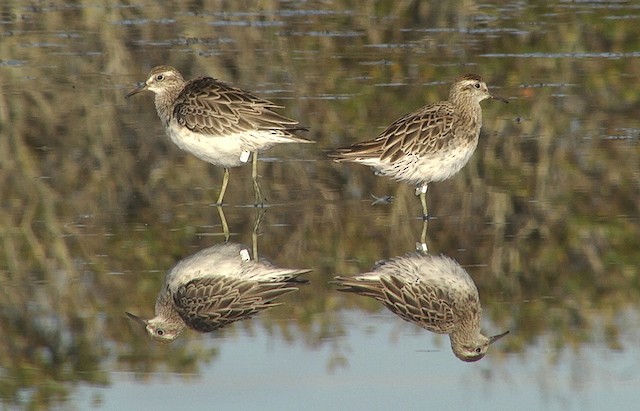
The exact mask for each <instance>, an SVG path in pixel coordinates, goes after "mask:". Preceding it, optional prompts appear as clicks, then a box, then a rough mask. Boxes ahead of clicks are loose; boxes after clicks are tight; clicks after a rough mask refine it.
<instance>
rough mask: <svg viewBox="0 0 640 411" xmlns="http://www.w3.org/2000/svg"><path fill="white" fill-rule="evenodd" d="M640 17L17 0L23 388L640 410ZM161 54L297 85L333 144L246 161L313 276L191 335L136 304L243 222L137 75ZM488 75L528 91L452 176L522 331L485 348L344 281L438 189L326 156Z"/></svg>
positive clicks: (484, 292)
mask: <svg viewBox="0 0 640 411" xmlns="http://www.w3.org/2000/svg"><path fill="white" fill-rule="evenodd" d="M639 20H640V7H639V6H638V5H637V4H635V3H634V2H625V1H618V2H578V3H569V2H561V3H557V4H550V3H548V2H531V3H529V4H525V3H523V2H512V3H509V2H506V3H505V2H481V3H476V2H469V1H467V2H426V1H408V2H397V1H381V2H372V1H364V2H357V5H356V4H351V2H341V1H255V2H225V1H205V2H190V3H184V4H180V5H169V4H155V3H154V4H151V3H147V4H122V5H112V6H108V7H107V6H104V5H103V4H102V2H89V1H87V2H84V1H80V2H64V1H51V2H21V1H12V0H8V1H5V2H3V3H2V6H0V36H1V39H0V90H2V93H0V180H1V184H0V192H1V193H2V195H1V197H0V199H1V203H0V204H1V206H0V233H1V235H0V241H1V250H2V252H1V253H0V341H1V342H0V401H1V402H2V404H3V408H6V409H20V408H29V409H92V408H95V409H104V410H111V409H114V410H115V409H155V410H162V409H176V408H180V409H194V410H195V409H198V410H199V409H234V410H235V409H238V410H244V409H246V410H251V409H258V408H259V409H273V410H276V409H277V410H283V409H292V410H293V409H310V410H325V409H367V410H369V409H380V410H382V409H408V410H411V409H424V408H434V409H462V408H469V409H487V410H494V409H514V408H519V409H592V410H598V409H605V408H606V409H634V407H635V406H637V403H638V401H639V400H640V394H639V392H640V391H639V390H638V388H639V387H640V371H638V369H639V367H638V366H639V365H640V363H639V361H640V360H639V359H640V332H639V331H638V329H639V327H638V326H639V325H640V317H639V316H638V309H639V308H640V302H639V301H640V280H639V277H638V267H639V266H640V253H639V252H638V249H640V247H639V246H640V221H639V214H640V183H639V181H640V143H639V139H640V120H638V115H637V113H638V110H640V92H639V91H638V87H637V84H638V78H639V77H640V65H638V63H637V58H638V55H640V25H638V21H639ZM158 64H170V65H172V66H175V67H176V68H178V69H179V70H180V71H181V72H182V73H183V74H184V75H185V77H187V78H191V77H196V76H199V75H203V74H208V75H212V76H215V77H217V78H219V79H221V80H224V81H227V82H229V83H232V84H234V85H237V86H239V87H242V88H245V89H249V90H252V91H254V92H255V93H257V94H258V95H260V96H263V97H265V98H268V99H270V100H273V101H275V102H277V103H279V104H281V105H283V106H285V108H284V109H283V110H282V113H283V114H285V115H286V116H288V117H292V118H295V119H298V120H300V121H301V123H302V124H303V125H305V126H308V127H309V129H310V131H309V132H308V133H306V134H305V137H306V138H309V139H310V140H313V141H316V144H313V145H283V146H280V147H276V148H274V149H272V150H270V151H268V152H266V153H264V154H263V155H262V156H261V157H260V160H261V161H260V162H259V168H260V174H261V178H262V179H261V181H262V188H263V190H264V191H265V192H266V196H267V199H268V204H267V206H266V207H265V208H264V209H263V210H260V209H256V208H254V207H253V200H254V198H253V186H252V184H251V170H250V166H245V167H241V168H234V169H232V170H231V180H230V185H229V188H228V190H227V195H226V197H225V202H226V205H225V206H224V207H223V211H224V216H225V218H226V220H227V222H228V225H229V228H230V230H231V238H230V241H232V242H234V243H238V244H243V245H244V246H246V247H247V248H248V249H250V250H252V251H257V255H258V256H259V258H261V259H264V260H269V261H271V262H272V263H273V264H275V265H276V266H279V267H286V268H309V269H313V271H312V272H311V273H309V274H308V275H306V276H305V277H306V278H307V279H308V280H309V281H310V284H308V285H306V286H301V287H300V290H299V291H297V292H295V293H291V294H288V295H285V296H283V297H281V298H280V299H279V301H280V302H281V303H282V305H281V306H278V307H275V308H272V309H270V310H268V311H265V312H263V313H260V314H259V315H258V316H256V317H254V318H252V319H249V320H244V321H241V322H238V323H235V324H233V325H230V326H229V327H227V328H224V329H222V330H220V331H218V332H215V333H211V334H198V333H196V332H194V331H190V330H187V331H185V332H184V333H183V335H181V336H180V337H179V338H178V339H177V340H176V341H175V342H174V343H172V344H159V343H157V342H155V341H152V340H151V339H149V338H148V336H147V335H146V333H145V332H144V330H142V329H141V327H138V324H135V323H133V322H132V321H130V320H129V319H128V318H127V317H126V315H125V314H124V313H125V312H134V313H136V314H139V315H140V316H144V317H145V318H149V317H151V316H152V315H153V305H154V302H155V298H156V295H157V293H158V292H159V290H160V287H161V285H162V281H163V277H164V273H165V272H166V271H167V270H168V269H170V268H171V267H172V265H173V264H175V263H176V262H178V261H180V260H182V259H184V258H186V257H189V256H191V255H194V254H196V253H197V252H199V251H200V250H203V249H205V248H208V247H211V246H213V245H216V244H220V243H222V242H224V241H225V238H224V235H223V227H222V223H221V219H220V217H221V216H220V214H219V213H218V210H217V209H216V207H214V206H213V203H214V202H215V200H216V196H217V194H218V190H219V188H220V187H219V182H220V181H221V178H222V170H221V169H218V168H215V167H213V166H210V165H207V164H205V163H203V162H201V161H199V160H198V159H196V158H194V157H192V156H190V155H188V154H186V153H184V152H181V151H180V150H179V149H177V148H176V147H175V146H173V144H172V143H171V142H170V141H169V140H168V139H167V138H166V137H165V136H164V131H163V129H162V126H161V124H160V121H159V120H158V119H157V117H156V114H155V110H154V108H153V103H152V98H151V97H150V96H146V97H145V96H138V98H136V99H131V100H125V99H124V95H125V94H126V92H127V91H129V90H131V88H132V87H133V86H134V84H135V83H136V82H139V81H141V80H143V79H144V78H145V76H146V75H147V73H148V71H149V69H150V68H151V67H153V66H155V65H158ZM466 72H476V73H478V74H481V75H482V76H483V77H484V79H485V80H486V81H487V83H488V84H489V87H490V88H491V89H492V91H494V92H495V93H496V94H499V95H501V96H505V97H508V98H509V100H510V104H508V105H505V104H501V103H499V102H493V101H485V102H483V115H484V122H483V130H482V132H481V136H480V143H479V146H478V149H477V151H476V152H475V154H474V156H473V157H472V159H471V161H470V162H469V164H468V165H467V166H466V167H465V168H464V169H463V170H462V172H460V173H459V174H458V175H456V176H455V177H453V178H452V179H450V180H447V181H444V182H441V183H437V184H432V185H431V186H430V188H429V192H428V198H429V210H430V212H431V213H432V214H433V216H434V218H433V219H432V220H430V221H429V226H428V232H427V239H426V243H427V245H428V249H429V252H431V253H433V254H443V255H446V256H448V257H450V258H452V259H454V260H455V261H457V262H458V263H459V264H460V265H461V266H462V267H463V268H464V269H465V270H466V271H467V272H468V273H469V275H470V276H471V278H472V279H473V281H474V282H475V284H476V286H477V288H478V292H479V295H480V301H481V304H482V307H483V310H484V311H483V315H482V321H481V325H482V328H483V331H484V332H485V335H495V334H498V333H500V332H502V331H504V330H507V329H508V330H510V334H509V335H508V336H506V337H504V338H503V339H501V340H499V341H498V342H496V343H495V344H494V345H492V346H491V347H490V349H489V351H488V353H487V355H486V356H485V357H484V358H483V359H482V360H480V361H479V362H475V363H464V362H462V361H460V360H458V359H457V358H456V357H455V356H454V355H453V353H452V351H451V347H450V345H449V340H448V338H447V336H443V335H436V334H433V333H430V332H428V331H426V330H424V329H421V328H419V327H417V326H415V325H412V324H410V323H407V322H404V321H402V320H401V319H400V318H398V317H396V316H394V315H393V314H392V313H391V312H389V311H387V310H385V309H384V308H383V307H382V306H381V305H380V304H379V303H377V302H376V301H374V300H372V299H368V298H364V297H360V296H356V295H351V294H343V293H338V292H336V290H335V289H336V287H335V286H334V285H331V284H329V281H331V280H332V279H333V277H334V276H336V275H341V276H352V275H357V274H359V273H363V272H366V271H369V270H371V268H372V267H373V266H374V265H375V264H376V262H378V261H380V260H387V259H391V258H394V257H398V256H402V255H405V254H407V253H409V252H411V251H413V250H415V247H416V242H419V241H420V240H421V234H422V220H421V218H420V214H421V207H420V202H419V201H418V199H417V198H416V197H415V195H414V192H413V191H414V190H413V187H408V186H405V185H402V184H399V183H395V182H393V181H390V180H389V179H386V178H383V177H377V176H375V175H374V174H373V173H372V172H371V170H369V169H367V168H366V167H363V166H360V165H354V164H334V163H332V162H330V161H329V160H328V159H327V157H326V154H327V152H329V151H330V150H331V149H332V148H335V147H337V146H341V145H345V144H351V143H354V142H356V141H361V140H366V139H370V138H373V137H375V135H377V133H379V132H380V131H382V130H383V129H384V127H385V126H386V125H388V124H390V123H391V122H392V121H394V120H395V119H397V118H398V117H400V116H401V115H403V114H405V113H407V112H410V111H412V110H414V109H416V108H418V107H420V106H421V105H424V104H426V103H429V102H435V101H437V100H439V99H443V98H445V97H446V95H447V92H448V84H449V83H450V81H451V80H452V79H454V78H455V77H457V76H458V75H460V74H462V73H466ZM384 196H393V201H392V202H391V203H389V204H386V203H384V202H383V203H380V202H377V204H375V205H372V203H374V202H375V198H374V197H384ZM262 213H264V215H261V214H262ZM259 219H260V220H261V224H260V225H259V227H258V228H257V229H256V228H255V226H256V221H257V220H259ZM523 404H524V405H523Z"/></svg>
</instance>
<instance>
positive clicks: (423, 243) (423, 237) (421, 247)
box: [416, 218, 429, 253]
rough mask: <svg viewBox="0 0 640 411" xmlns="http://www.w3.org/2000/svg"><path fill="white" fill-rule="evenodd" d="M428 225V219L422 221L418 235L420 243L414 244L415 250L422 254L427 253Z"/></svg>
mask: <svg viewBox="0 0 640 411" xmlns="http://www.w3.org/2000/svg"><path fill="white" fill-rule="evenodd" d="M428 224H429V219H428V218H423V219H422V233H421V234H420V242H419V243H417V244H416V249H417V250H418V251H422V252H424V253H428V252H429V248H428V247H427V225H428Z"/></svg>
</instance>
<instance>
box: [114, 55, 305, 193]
mask: <svg viewBox="0 0 640 411" xmlns="http://www.w3.org/2000/svg"><path fill="white" fill-rule="evenodd" d="M142 91H151V92H153V93H154V94H155V106H156V111H157V112H158V117H160V120H162V124H163V125H164V126H165V130H166V133H167V135H168V136H169V138H170V139H171V141H173V142H174V143H175V144H176V145H177V146H178V147H180V148H181V149H183V150H185V151H188V152H190V153H191V154H193V155H195V156H196V157H198V158H200V159H201V160H204V161H207V162H209V163H211V164H214V165H216V166H221V167H224V177H223V179H222V187H221V189H220V195H219V196H218V200H217V204H222V201H223V199H224V194H225V191H226V188H227V184H228V182H229V168H230V167H237V166H240V165H242V164H245V163H247V162H248V161H249V159H250V157H251V154H252V153H253V184H254V189H255V193H256V204H262V203H263V200H264V199H263V196H262V193H261V190H260V185H259V184H258V180H257V177H258V176H257V153H258V151H259V150H266V149H268V148H270V147H271V146H273V145H274V144H278V143H311V141H309V140H306V139H304V138H301V137H298V136H296V135H295V132H297V131H300V130H306V128H304V127H300V126H298V122H297V121H295V120H292V119H290V118H287V117H285V116H283V115H280V114H278V113H276V112H275V111H274V109H279V108H282V106H278V105H276V104H274V103H272V102H270V101H268V100H264V99H261V98H259V97H257V96H256V95H254V94H252V93H250V92H248V91H245V90H241V89H239V88H236V87H232V86H230V85H228V84H226V83H223V82H221V81H219V80H217V79H214V78H212V77H199V78H196V79H193V80H189V81H185V79H184V78H183V77H182V75H181V74H180V72H179V71H178V70H176V69H175V68H173V67H170V66H157V67H155V68H153V69H152V70H151V72H150V73H149V76H148V78H147V80H146V81H145V82H143V83H140V84H139V86H138V87H137V88H136V89H134V90H132V91H131V92H129V93H128V94H127V95H126V97H127V98H129V97H131V96H133V95H135V94H138V93H140V92H142Z"/></svg>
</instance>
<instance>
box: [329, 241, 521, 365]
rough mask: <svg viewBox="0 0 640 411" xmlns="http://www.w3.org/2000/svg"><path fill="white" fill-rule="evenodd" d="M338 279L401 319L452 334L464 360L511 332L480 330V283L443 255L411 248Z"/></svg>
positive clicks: (346, 288) (345, 288) (474, 357)
mask: <svg viewBox="0 0 640 411" xmlns="http://www.w3.org/2000/svg"><path fill="white" fill-rule="evenodd" d="M425 247H426V246H425ZM334 283H335V284H338V285H339V286H340V288H339V289H338V291H344V292H350V293H355V294H359V295H363V296H367V297H373V298H375V299H376V300H378V301H380V302H381V303H382V304H384V306H385V307H387V308H388V309H389V310H391V311H392V312H393V313H394V314H396V315H398V316H399V317H400V318H402V319H403V320H406V321H409V322H412V323H414V324H417V325H419V326H420V327H422V328H425V329H427V330H429V331H432V332H435V333H438V334H448V335H449V338H450V340H451V348H452V350H453V353H454V354H455V355H456V357H458V358H459V359H461V360H463V361H467V362H472V361H478V360H480V359H481V358H483V357H484V356H485V354H486V353H487V350H488V349H489V345H491V344H492V343H494V342H496V341H497V340H498V339H500V338H502V337H504V336H505V335H507V334H508V333H509V331H506V332H504V333H502V334H499V335H495V336H493V337H485V336H484V335H483V334H482V333H481V332H480V317H481V315H482V308H481V306H480V298H479V296H478V289H477V288H476V285H475V283H474V282H473V280H472V279H471V277H470V276H469V274H467V272H466V271H465V270H464V269H463V268H462V267H461V266H460V264H458V263H457V262H456V261H455V260H453V259H451V258H449V257H447V256H444V255H439V256H435V255H431V254H428V253H426V252H423V251H417V252H413V253H409V254H407V255H404V256H401V257H396V258H393V259H391V260H389V261H385V262H383V263H379V264H378V265H377V266H376V267H375V268H374V269H373V271H371V272H368V273H364V274H361V275H358V276H355V277H336V278H335V281H334Z"/></svg>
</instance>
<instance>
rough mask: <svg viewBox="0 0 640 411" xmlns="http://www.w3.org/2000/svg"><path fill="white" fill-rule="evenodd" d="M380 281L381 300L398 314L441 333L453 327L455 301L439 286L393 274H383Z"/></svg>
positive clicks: (447, 331)
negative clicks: (412, 280) (382, 294)
mask: <svg viewBox="0 0 640 411" xmlns="http://www.w3.org/2000/svg"><path fill="white" fill-rule="evenodd" d="M380 283H381V286H382V289H383V292H384V299H383V300H381V301H382V302H383V303H384V305H385V306H386V307H387V308H388V309H389V310H391V311H392V312H394V313H395V314H396V315H398V316H399V317H400V318H402V319H404V320H406V321H409V322H412V323H414V324H417V325H419V326H421V327H423V328H425V329H427V330H429V331H432V332H436V333H440V334H449V333H451V332H452V331H453V330H454V328H455V323H456V317H455V314H454V310H453V304H454V301H453V300H452V299H451V297H450V296H449V295H447V294H446V293H445V292H443V290H442V289H441V288H439V287H434V286H431V285H430V284H429V283H425V282H424V281H416V282H410V283H409V282H407V281H406V280H403V279H401V278H399V277H396V276H388V277H387V276H384V277H382V278H380Z"/></svg>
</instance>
